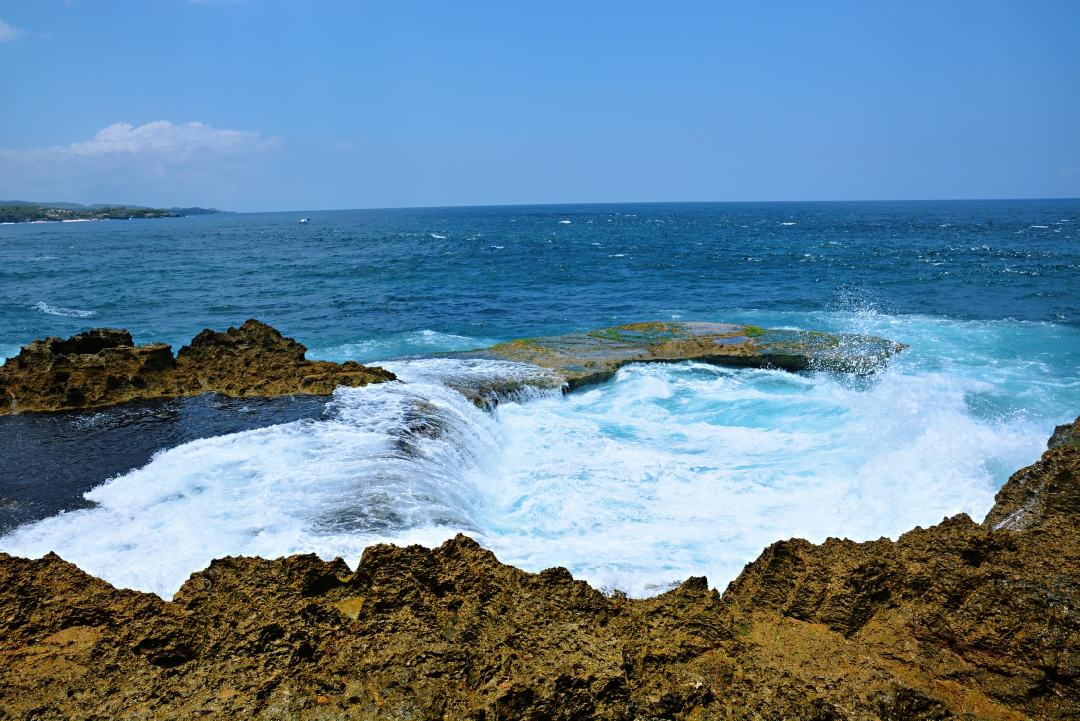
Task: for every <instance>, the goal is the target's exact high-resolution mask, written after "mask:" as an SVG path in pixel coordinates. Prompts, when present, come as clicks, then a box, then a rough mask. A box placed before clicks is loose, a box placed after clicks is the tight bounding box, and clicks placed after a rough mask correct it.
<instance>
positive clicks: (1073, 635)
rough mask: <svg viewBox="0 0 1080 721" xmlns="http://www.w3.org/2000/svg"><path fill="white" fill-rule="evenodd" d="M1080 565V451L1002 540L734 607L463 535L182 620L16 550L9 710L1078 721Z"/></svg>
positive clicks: (235, 574) (737, 595)
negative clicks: (546, 565)
mask: <svg viewBox="0 0 1080 721" xmlns="http://www.w3.org/2000/svg"><path fill="white" fill-rule="evenodd" d="M1018 499H1019V500H1018ZM1016 508H1023V509H1025V515H1024V516H1023V518H1024V522H1023V523H1017V524H1014V525H1013V526H1012V527H1010V526H1008V525H1005V526H1003V525H1002V524H1001V523H1000V522H997V521H996V519H998V518H1011V517H1013V516H1015V509H1016ZM1078 567H1080V448H1078V447H1075V446H1069V445H1066V446H1062V447H1059V448H1055V449H1052V450H1049V451H1047V453H1046V454H1045V455H1044V456H1043V458H1042V460H1041V461H1040V462H1039V463H1037V464H1035V465H1033V466H1031V467H1029V468H1027V469H1024V470H1022V471H1020V472H1018V473H1017V474H1015V475H1014V476H1013V477H1012V478H1011V479H1010V480H1009V482H1008V483H1007V484H1006V486H1005V487H1004V488H1003V489H1002V492H1001V493H1000V494H999V496H998V505H997V506H995V508H994V510H993V511H991V513H990V515H989V516H988V517H987V521H986V522H985V523H984V524H982V525H980V524H976V523H974V522H973V521H972V520H971V519H970V518H968V517H967V516H966V515H959V516H956V517H954V518H951V519H945V520H944V521H943V522H942V523H941V524H939V525H937V526H934V527H932V528H928V529H925V530H924V529H921V528H916V529H915V530H913V531H910V532H909V533H906V534H904V535H903V536H901V537H900V539H899V540H897V541H895V542H893V541H890V540H889V539H885V538H882V539H880V540H877V541H871V542H867V543H854V542H851V541H842V540H838V539H830V540H828V541H827V542H826V543H824V544H822V545H814V544H811V543H808V542H807V541H803V540H797V539H796V540H790V541H782V542H779V543H776V544H773V545H772V546H770V547H769V548H767V549H766V550H765V551H764V552H763V553H762V554H761V556H760V557H759V558H758V559H757V560H756V561H754V562H753V563H751V564H749V565H748V566H747V567H746V568H745V569H744V571H743V572H742V574H741V575H740V576H739V577H738V578H737V579H736V580H735V581H733V582H732V583H731V584H730V586H729V587H728V589H727V591H726V592H725V593H724V594H723V596H721V595H720V594H719V593H717V591H715V590H710V588H709V585H708V583H707V581H706V580H705V579H704V578H691V579H689V580H687V581H685V582H684V583H683V584H682V585H681V586H680V587H679V588H677V589H675V590H673V591H670V592H668V593H665V594H663V595H660V596H656V597H653V598H648V599H629V598H626V597H625V596H623V595H621V594H619V593H615V594H612V595H604V594H602V593H600V592H599V591H597V590H595V589H593V588H591V587H590V586H589V585H588V584H586V583H584V582H583V581H576V580H574V579H573V578H572V577H571V575H570V574H569V573H568V572H567V571H566V570H565V569H561V568H554V569H548V570H547V571H543V572H541V573H537V574H530V573H525V572H524V571H521V570H518V569H516V568H513V567H511V566H507V565H504V564H502V563H499V561H498V560H497V559H496V558H495V557H494V555H493V554H491V553H490V552H489V551H486V550H484V549H482V548H481V547H480V546H479V545H477V544H476V543H475V542H474V541H472V540H470V539H468V538H466V537H464V536H458V537H457V538H455V539H453V540H451V541H448V542H447V543H445V544H443V545H442V546H441V547H440V548H436V549H433V550H432V549H427V548H423V547H420V546H410V547H408V548H398V547H395V546H387V545H379V546H373V547H371V548H368V549H367V551H365V553H364V556H363V559H362V560H361V562H360V564H359V567H358V568H357V569H356V571H355V572H353V571H351V570H350V569H349V568H348V567H347V566H346V565H345V563H343V562H342V561H341V560H340V559H338V560H334V561H329V562H327V561H322V560H319V559H318V558H316V557H315V556H313V555H306V556H292V557H289V558H281V559H277V560H272V561H270V560H263V559H259V558H231V557H230V558H225V559H220V560H217V561H214V562H213V563H212V564H211V565H210V567H209V568H207V569H206V570H204V571H201V572H199V573H195V574H193V575H192V576H191V578H190V579H189V580H188V581H187V582H186V583H185V584H184V586H183V588H181V590H180V591H179V592H178V593H177V594H176V596H175V597H174V599H173V601H172V602H165V601H162V600H161V599H159V598H158V597H156V596H154V595H152V594H145V593H137V592H134V591H124V590H118V589H115V588H113V587H112V586H110V585H109V584H107V583H105V582H103V581H100V580H97V579H95V578H92V577H91V576H89V575H87V574H85V573H83V572H82V571H80V570H79V569H77V568H76V567H75V566H73V565H72V564H70V563H67V562H65V561H63V560H61V559H60V558H58V557H57V556H55V555H51V554H50V555H49V556H46V557H45V558H42V559H38V560H28V559H22V558H15V557H11V556H7V555H4V554H0V628H2V629H3V632H2V633H0V718H12V719H14V718H20V719H21V718H117V717H140V718H191V717H195V716H210V717H215V718H219V717H220V718H267V719H270V718H273V719H300V718H305V719H307V718H310V719H324V718H351V719H386V718H413V719H484V720H485V721H488V720H493V719H612V720H614V719H649V718H653V719H684V718H685V719H691V718H693V719H744V718H745V719H867V720H870V719H881V720H884V719H889V720H892V721H903V720H912V721H914V720H916V719H918V720H925V719H944V718H951V717H959V718H972V719H1017V720H1019V719H1025V718H1037V719H1067V718H1077V717H1080V684H1078V682H1077V679H1078V676H1080V616H1078V614H1077V611H1076V606H1077V604H1078V603H1080V569H1078Z"/></svg>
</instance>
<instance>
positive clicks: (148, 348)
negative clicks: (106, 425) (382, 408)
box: [0, 319, 394, 414]
mask: <svg viewBox="0 0 1080 721" xmlns="http://www.w3.org/2000/svg"><path fill="white" fill-rule="evenodd" d="M306 352H307V349H306V348H305V347H304V346H302V345H301V344H299V343H297V342H296V341H295V340H293V339H292V338H285V337H283V336H282V335H281V333H279V332H278V331H277V330H275V329H274V328H271V327H270V326H268V325H266V324H264V323H260V322H259V321H257V320H254V319H251V320H248V321H247V322H246V323H244V324H243V325H242V326H240V327H239V328H229V330H228V331H227V332H225V333H218V332H215V331H212V330H209V329H207V330H204V331H203V332H202V333H199V334H198V335H197V336H195V337H194V338H193V339H192V341H191V344H190V345H186V346H184V347H182V348H181V349H180V351H179V352H178V353H177V355H176V357H175V358H174V357H173V353H172V348H171V347H170V346H168V345H166V344H164V343H150V344H148V345H142V346H136V345H135V344H134V343H133V342H132V340H131V334H130V333H128V332H127V331H126V330H115V329H109V328H95V329H93V330H91V331H88V332H86V333H79V334H78V335H75V336H72V337H71V338H68V339H67V340H63V339H61V338H58V337H49V338H46V339H45V340H36V341H33V342H32V343H30V345H28V346H26V347H24V348H23V349H22V350H21V351H20V353H19V355H17V356H16V357H14V358H10V359H8V360H7V362H6V363H4V365H3V366H2V367H0V414H4V413H12V412H18V411H54V410H62V409H68V408H87V407H94V406H108V405H113V404H115V403H121V402H124V401H130V400H135V399H140V398H163V397H175V396H189V395H197V394H199V393H203V392H205V391H217V392H219V393H224V394H226V395H229V396H249V395H255V396H280V395H291V394H296V393H312V394H327V393H332V392H333V390H334V388H336V387H337V386H339V385H346V386H362V385H367V384H368V383H381V382H383V381H387V380H394V374H393V373H390V372H389V371H386V370H383V369H382V368H378V367H365V366H362V365H360V364H359V363H356V362H354V361H346V362H345V363H341V364H338V363H330V362H328V361H310V360H307V358H306V357H305V353H306Z"/></svg>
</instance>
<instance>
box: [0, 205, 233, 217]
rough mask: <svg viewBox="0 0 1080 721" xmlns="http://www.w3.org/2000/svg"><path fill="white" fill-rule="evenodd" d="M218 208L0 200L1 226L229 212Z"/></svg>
mask: <svg viewBox="0 0 1080 721" xmlns="http://www.w3.org/2000/svg"><path fill="white" fill-rule="evenodd" d="M227 212H229V211H226V210H218V209H217V208H198V207H194V208H147V207H145V206H141V205H107V204H101V203H98V204H95V205H80V204H79V203H40V202H39V203H34V202H30V201H25V200H0V223H43V222H65V221H66V222H73V221H80V220H130V219H132V218H179V217H181V216H185V215H210V214H216V213H227Z"/></svg>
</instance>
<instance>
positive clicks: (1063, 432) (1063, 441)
mask: <svg viewBox="0 0 1080 721" xmlns="http://www.w3.org/2000/svg"><path fill="white" fill-rule="evenodd" d="M1058 446H1080V418H1077V419H1076V420H1075V421H1073V422H1072V423H1066V424H1065V425H1061V426H1058V427H1057V428H1055V429H1054V435H1052V436H1050V440H1049V441H1047V442H1046V447H1047V448H1057V447H1058Z"/></svg>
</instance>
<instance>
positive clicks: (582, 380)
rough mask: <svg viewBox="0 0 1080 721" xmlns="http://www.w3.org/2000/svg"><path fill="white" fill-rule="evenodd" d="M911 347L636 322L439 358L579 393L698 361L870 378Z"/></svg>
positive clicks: (737, 327)
mask: <svg viewBox="0 0 1080 721" xmlns="http://www.w3.org/2000/svg"><path fill="white" fill-rule="evenodd" d="M906 347H907V346H905V345H903V344H902V343H895V342H893V341H890V340H885V339H884V338H878V337H876V336H869V335H853V334H832V333H821V332H818V331H806V330H782V329H768V328H759V327H757V326H753V325H742V324H736V323H705V322H686V323H669V322H659V321H656V322H649V323H630V324H627V325H619V326H615V327H613V328H604V329H602V330H594V331H591V332H589V333H571V334H569V335H560V336H551V337H547V338H526V339H522V340H514V341H510V342H508V343H499V344H498V345H494V346H492V347H490V348H483V349H479V350H471V351H459V352H454V353H439V354H435V357H440V358H465V359H488V360H504V361H515V362H519V363H530V364H532V365H535V366H539V367H541V368H544V369H547V370H549V371H553V372H554V373H555V374H557V375H558V376H559V377H561V379H562V380H563V382H564V383H565V388H566V390H568V391H569V390H574V389H575V388H580V387H581V386H585V385H589V384H592V383H602V382H604V381H606V380H608V379H609V378H611V377H612V376H614V375H615V372H616V371H618V370H619V368H621V367H622V366H624V365H626V364H627V363H650V362H653V363H655V362H668V363H674V362H679V361H685V360H694V361H698V362H701V363H709V364H712V365H722V366H736V367H751V368H782V369H784V370H788V371H801V370H835V371H841V372H846V373H858V374H867V373H872V372H874V371H875V370H877V369H879V368H880V367H882V366H883V365H884V364H885V363H887V361H888V359H889V358H890V357H891V356H893V355H895V354H896V353H899V352H900V351H901V350H903V349H904V348H906Z"/></svg>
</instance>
